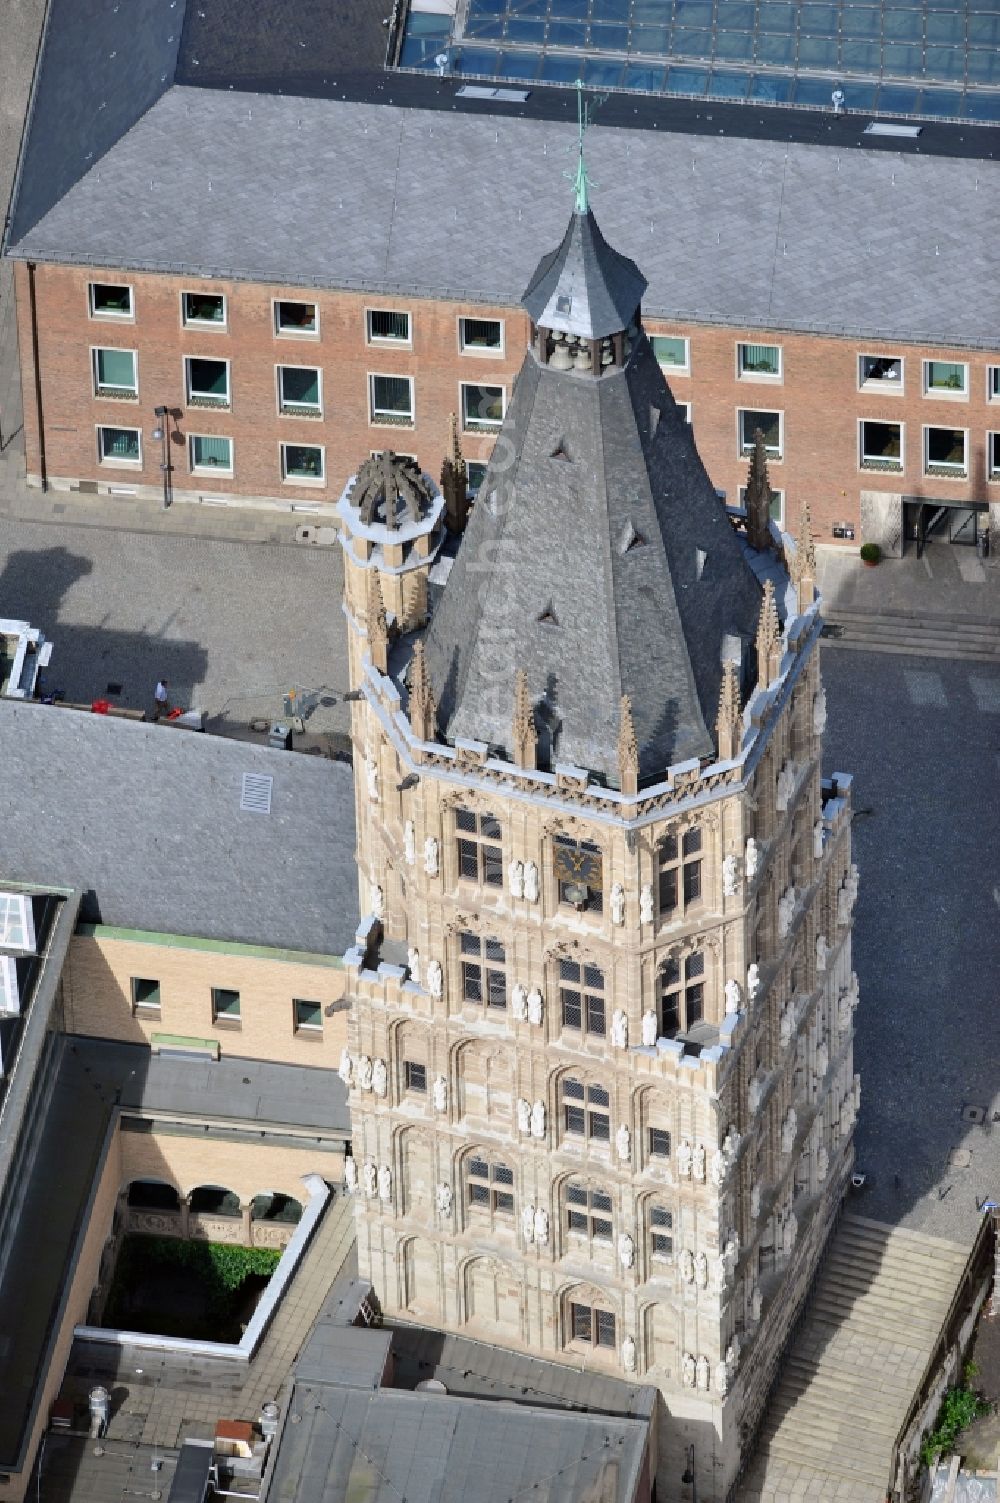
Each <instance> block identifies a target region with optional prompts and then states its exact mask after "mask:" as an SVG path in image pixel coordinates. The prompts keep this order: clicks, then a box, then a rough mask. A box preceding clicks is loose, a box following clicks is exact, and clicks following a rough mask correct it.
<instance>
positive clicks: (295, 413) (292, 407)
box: [281, 402, 323, 418]
mask: <svg viewBox="0 0 1000 1503" xmlns="http://www.w3.org/2000/svg"><path fill="white" fill-rule="evenodd" d="M281 413H282V416H283V417H304V418H318V417H322V416H323V414H322V413H321V412H320V410H319V408H318V407H307V406H303V405H301V404H300V403H298V402H282V404H281Z"/></svg>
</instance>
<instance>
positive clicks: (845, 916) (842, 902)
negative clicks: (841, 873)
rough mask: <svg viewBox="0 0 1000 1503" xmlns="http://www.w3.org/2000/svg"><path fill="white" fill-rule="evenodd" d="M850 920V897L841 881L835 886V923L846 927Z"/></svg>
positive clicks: (843, 927) (842, 927)
mask: <svg viewBox="0 0 1000 1503" xmlns="http://www.w3.org/2000/svg"><path fill="white" fill-rule="evenodd" d="M850 922H851V898H850V894H849V893H848V891H847V888H846V887H845V886H844V884H843V882H842V883H841V884H840V886H839V887H838V888H837V923H838V924H839V925H840V927H841V929H846V927H847V925H848V924H849V923H850Z"/></svg>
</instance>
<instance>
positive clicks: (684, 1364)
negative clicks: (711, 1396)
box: [681, 1352, 695, 1388]
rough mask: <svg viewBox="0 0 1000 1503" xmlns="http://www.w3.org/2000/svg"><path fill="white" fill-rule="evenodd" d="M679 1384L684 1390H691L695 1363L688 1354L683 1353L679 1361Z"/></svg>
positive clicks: (693, 1381)
mask: <svg viewBox="0 0 1000 1503" xmlns="http://www.w3.org/2000/svg"><path fill="white" fill-rule="evenodd" d="M681 1382H682V1383H683V1384H684V1387H685V1388H693V1387H694V1384H695V1361H694V1358H693V1357H692V1355H691V1353H690V1352H685V1353H684V1356H683V1358H682V1360H681Z"/></svg>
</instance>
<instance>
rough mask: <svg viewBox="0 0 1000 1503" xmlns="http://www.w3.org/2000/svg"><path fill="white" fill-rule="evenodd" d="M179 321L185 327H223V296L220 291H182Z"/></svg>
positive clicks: (224, 316)
mask: <svg viewBox="0 0 1000 1503" xmlns="http://www.w3.org/2000/svg"><path fill="white" fill-rule="evenodd" d="M181 323H182V324H183V325H184V327H185V329H225V327H226V299H225V296H224V295H223V293H221V292H182V293H181Z"/></svg>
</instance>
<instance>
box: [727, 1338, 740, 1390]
mask: <svg viewBox="0 0 1000 1503" xmlns="http://www.w3.org/2000/svg"><path fill="white" fill-rule="evenodd" d="M739 1365H740V1338H739V1336H737V1335H734V1336H733V1339H732V1341H731V1342H730V1343H729V1345H728V1346H727V1347H726V1366H727V1367H728V1369H729V1378H730V1381H732V1379H733V1378H735V1376H736V1373H737V1371H738V1369H739Z"/></svg>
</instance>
